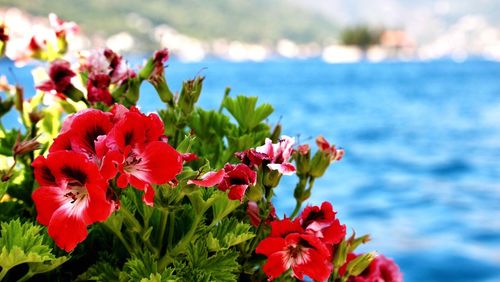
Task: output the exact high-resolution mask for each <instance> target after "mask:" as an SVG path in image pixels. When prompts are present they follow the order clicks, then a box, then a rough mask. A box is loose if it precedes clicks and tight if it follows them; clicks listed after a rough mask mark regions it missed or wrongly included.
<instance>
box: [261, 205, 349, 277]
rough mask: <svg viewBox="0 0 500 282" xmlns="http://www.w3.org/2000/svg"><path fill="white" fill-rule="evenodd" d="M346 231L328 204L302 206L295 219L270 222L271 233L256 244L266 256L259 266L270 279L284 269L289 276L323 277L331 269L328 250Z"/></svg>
mask: <svg viewBox="0 0 500 282" xmlns="http://www.w3.org/2000/svg"><path fill="white" fill-rule="evenodd" d="M345 234H346V227H345V225H341V224H340V222H339V220H338V219H336V218H335V212H334V211H333V208H332V205H331V204H330V203H328V202H324V203H323V204H322V205H321V207H317V206H313V207H310V206H309V207H306V208H305V209H304V211H303V212H302V214H301V215H300V216H299V217H297V218H296V219H295V220H293V221H292V220H290V219H288V218H285V219H283V220H276V221H273V222H271V234H270V235H269V237H267V238H266V239H264V240H262V241H261V242H260V243H259V245H258V246H257V249H256V252H257V253H258V254H263V255H265V256H267V262H266V264H265V265H264V267H263V270H264V272H265V273H266V275H267V276H268V278H269V279H270V280H273V279H275V278H277V277H278V276H280V275H281V274H283V273H284V272H285V271H287V270H288V269H291V270H292V276H294V277H296V278H297V279H300V280H302V279H304V275H307V276H309V277H310V278H312V279H314V280H315V281H325V280H326V279H328V277H330V274H331V271H332V263H331V258H332V250H333V246H334V245H335V244H338V243H339V242H340V241H341V240H342V239H343V238H344V237H345Z"/></svg>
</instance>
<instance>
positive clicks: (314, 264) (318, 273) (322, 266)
mask: <svg viewBox="0 0 500 282" xmlns="http://www.w3.org/2000/svg"><path fill="white" fill-rule="evenodd" d="M306 252H307V255H308V256H309V260H308V262H307V263H304V264H297V265H292V269H293V273H294V275H295V276H297V278H299V279H303V276H304V274H305V275H307V276H309V277H311V278H312V279H313V280H314V281H326V280H327V279H328V277H330V274H331V272H332V265H331V263H330V262H329V261H328V258H326V257H324V256H322V255H321V253H319V252H317V251H316V250H314V249H309V250H307V251H306Z"/></svg>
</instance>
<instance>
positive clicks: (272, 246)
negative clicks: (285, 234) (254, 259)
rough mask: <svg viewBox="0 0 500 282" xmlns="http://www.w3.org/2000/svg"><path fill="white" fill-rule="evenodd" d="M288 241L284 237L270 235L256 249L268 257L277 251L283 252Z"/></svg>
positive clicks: (258, 252)
mask: <svg viewBox="0 0 500 282" xmlns="http://www.w3.org/2000/svg"><path fill="white" fill-rule="evenodd" d="M285 246H286V243H285V239H283V238H276V237H268V238H266V239H264V240H262V241H260V243H259V245H257V248H256V249H255V252H256V253H257V254H263V255H265V256H266V257H269V256H271V255H272V254H274V253H276V252H281V251H283V250H284V249H285Z"/></svg>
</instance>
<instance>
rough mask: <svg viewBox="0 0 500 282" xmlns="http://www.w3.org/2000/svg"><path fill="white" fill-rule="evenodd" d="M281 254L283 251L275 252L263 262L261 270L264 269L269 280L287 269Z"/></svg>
mask: <svg viewBox="0 0 500 282" xmlns="http://www.w3.org/2000/svg"><path fill="white" fill-rule="evenodd" d="M283 256H284V253H283V252H276V253H274V254H272V255H271V256H269V257H268V258H267V261H266V264H264V266H263V267H262V270H264V273H266V275H267V277H268V278H269V280H273V279H274V278H277V277H279V276H280V275H281V274H283V272H285V271H286V270H287V269H286V265H285V264H284V260H283Z"/></svg>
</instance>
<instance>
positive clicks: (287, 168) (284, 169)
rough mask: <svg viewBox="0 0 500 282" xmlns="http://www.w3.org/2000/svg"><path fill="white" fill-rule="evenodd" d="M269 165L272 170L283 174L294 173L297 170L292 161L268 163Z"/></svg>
mask: <svg viewBox="0 0 500 282" xmlns="http://www.w3.org/2000/svg"><path fill="white" fill-rule="evenodd" d="M267 167H269V169H271V170H277V171H278V172H279V173H281V174H283V175H292V174H293V173H294V172H295V166H294V165H293V164H291V163H282V164H268V165H267Z"/></svg>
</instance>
